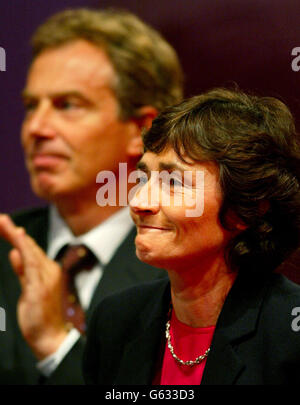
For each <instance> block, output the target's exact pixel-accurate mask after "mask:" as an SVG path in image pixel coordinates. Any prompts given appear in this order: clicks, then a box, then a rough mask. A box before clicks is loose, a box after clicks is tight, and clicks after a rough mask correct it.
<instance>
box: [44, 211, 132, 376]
mask: <svg viewBox="0 0 300 405" xmlns="http://www.w3.org/2000/svg"><path fill="white" fill-rule="evenodd" d="M132 228H133V222H132V220H131V218H130V215H129V208H128V207H126V208H122V209H121V210H119V211H118V212H117V213H116V214H114V215H112V216H111V217H109V218H108V219H107V220H106V221H104V222H103V223H101V224H100V225H98V226H96V227H95V228H93V229H91V230H90V231H89V232H87V233H85V234H83V235H80V236H77V237H75V236H74V235H73V234H72V232H71V230H70V229H69V227H68V226H67V225H66V223H65V222H64V221H63V219H62V218H61V216H60V215H59V213H58V211H57V209H56V208H55V207H54V206H51V208H50V221H49V232H48V250H47V255H48V257H50V258H51V259H53V260H54V259H55V257H56V256H57V254H58V252H59V251H60V249H61V248H62V247H63V246H65V245H66V244H71V245H72V244H73V245H75V244H84V245H85V246H86V247H88V248H89V249H90V250H91V251H92V252H93V253H94V255H95V256H96V257H97V259H98V263H97V264H96V265H95V266H94V267H93V268H92V270H89V271H86V272H85V271H83V272H80V273H79V274H77V275H76V277H75V286H76V289H77V292H78V297H79V300H80V303H81V306H82V308H83V309H85V310H86V309H87V308H88V307H89V305H90V302H91V299H92V297H93V293H94V291H95V288H96V287H97V285H98V283H99V281H100V279H101V277H102V274H103V268H104V266H105V265H106V264H108V263H109V261H110V260H111V258H112V257H113V255H114V253H115V252H116V250H117V249H118V247H119V246H120V245H121V243H122V242H123V241H124V239H125V238H126V236H127V235H128V233H129V232H130V231H131V230H132ZM79 337H80V333H79V332H78V330H77V329H75V328H73V329H72V330H71V331H70V332H69V333H68V336H67V337H66V339H65V340H64V341H63V343H62V344H61V345H60V347H59V348H58V350H57V351H56V352H55V353H53V354H52V355H50V356H48V357H46V358H45V359H43V360H41V361H40V362H38V363H37V367H38V369H39V371H40V372H41V373H42V374H43V375H45V376H46V377H49V376H50V374H51V373H52V372H53V371H54V370H55V369H56V367H57V366H58V365H59V363H60V362H61V361H62V359H63V358H64V357H65V355H66V354H67V353H68V352H69V351H70V349H71V348H72V346H73V345H74V344H75V343H76V341H77V340H78V339H79Z"/></svg>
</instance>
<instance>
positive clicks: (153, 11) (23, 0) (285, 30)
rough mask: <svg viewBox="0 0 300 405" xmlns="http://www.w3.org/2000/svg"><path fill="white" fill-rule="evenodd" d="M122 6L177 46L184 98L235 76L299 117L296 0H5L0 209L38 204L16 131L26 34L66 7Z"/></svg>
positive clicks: (299, 6) (0, 19)
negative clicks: (281, 102) (295, 64)
mask: <svg viewBox="0 0 300 405" xmlns="http://www.w3.org/2000/svg"><path fill="white" fill-rule="evenodd" d="M78 6H80V7H82V6H89V7H97V6H100V7H102V8H106V7H121V8H125V9H128V10H130V11H133V12H135V13H136V14H137V15H139V16H140V17H141V18H142V19H144V20H145V21H147V22H148V23H150V24H152V25H153V26H154V27H156V28H157V29H159V30H160V31H161V32H162V33H163V34H164V36H165V37H166V38H167V39H168V40H169V41H171V43H172V44H173V46H174V47H175V49H176V50H177V52H178V54H179V56H180V58H181V61H182V64H183V67H184V71H185V75H186V91H185V94H186V96H190V95H194V94H197V93H199V92H201V91H203V90H205V89H208V88H211V87H214V86H222V85H228V84H231V83H232V82H236V83H237V84H238V85H239V86H240V87H241V88H242V89H244V90H248V89H250V90H253V91H256V92H259V93H261V94H266V95H274V96H280V97H281V98H282V99H283V100H284V101H286V102H287V103H288V105H289V106H290V107H291V108H292V111H293V112H294V113H295V115H296V116H299V117H300V103H299V98H300V96H299V80H300V71H299V72H293V71H292V69H291V62H292V59H293V57H292V56H291V51H292V49H293V48H294V47H297V46H300V24H299V17H300V2H299V0H159V1H158V0H110V1H105V0H102V1H99V0H85V1H84V0H47V1H45V0H6V1H5V0H2V1H1V6H0V46H1V47H3V48H5V50H6V57H7V61H6V62H7V71H6V72H0V89H1V92H0V100H1V102H0V130H1V137H0V156H1V159H0V180H1V198H0V211H2V212H4V211H5V212H12V211H14V210H16V209H20V208H23V207H29V206H32V205H38V204H40V203H41V202H40V201H39V200H38V199H36V198H35V197H34V195H33V194H32V192H31V190H30V186H29V182H28V176H27V173H26V171H25V168H24V162H23V156H22V150H21V147H20V143H19V131H20V125H21V121H22V115H23V109H22V104H21V101H20V96H19V94H20V91H21V89H22V88H23V85H24V79H25V75H26V69H27V66H28V63H29V60H30V47H29V45H28V43H29V38H30V36H31V34H32V32H33V31H34V29H35V27H36V26H37V25H38V24H40V23H41V22H42V21H43V20H44V19H45V18H46V17H47V16H49V15H51V14H53V13H54V12H56V11H59V10H62V9H64V8H67V7H78Z"/></svg>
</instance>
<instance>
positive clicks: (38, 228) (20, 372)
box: [0, 208, 166, 384]
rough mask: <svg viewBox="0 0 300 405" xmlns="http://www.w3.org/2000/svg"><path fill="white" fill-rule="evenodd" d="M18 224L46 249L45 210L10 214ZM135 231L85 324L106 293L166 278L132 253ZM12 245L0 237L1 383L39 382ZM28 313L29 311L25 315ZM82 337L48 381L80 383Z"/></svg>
mask: <svg viewBox="0 0 300 405" xmlns="http://www.w3.org/2000/svg"><path fill="white" fill-rule="evenodd" d="M13 220H14V221H15V223H16V224H17V225H19V226H23V227H24V228H25V229H26V230H27V232H28V233H29V234H30V235H31V236H32V237H33V238H34V239H35V240H36V242H37V243H38V244H39V245H40V246H41V247H42V248H43V249H44V250H46V249H47V230H48V209H47V208H41V209H34V210H31V211H26V212H23V213H20V214H17V215H15V216H13ZM134 238H135V230H133V231H132V232H130V234H129V235H128V237H127V238H126V240H125V241H124V242H123V243H122V245H121V246H120V247H119V249H118V250H117V252H116V253H115V255H114V256H113V258H112V260H111V261H110V263H109V264H108V265H107V266H106V267H105V269H104V273H103V277H102V279H101V280H100V283H99V284H98V287H97V288H96V290H95V293H94V296H93V298H92V302H91V304H90V307H89V309H88V311H87V314H86V315H87V324H88V323H89V321H90V317H91V314H92V312H93V310H94V308H95V306H96V305H97V304H98V303H99V301H100V300H101V299H102V298H103V297H105V296H107V295H108V294H111V293H114V292H116V291H120V290H122V289H123V288H126V287H130V286H132V285H135V284H137V283H140V282H143V281H146V280H153V279H155V278H158V277H166V273H165V272H164V271H163V270H158V269H153V268H152V267H150V266H148V265H146V264H144V263H142V262H140V261H139V260H138V259H137V257H136V255H135V246H134ZM10 249H11V246H10V245H9V244H8V243H6V242H5V241H2V240H0V307H2V308H4V309H5V311H6V332H0V384H38V383H39V382H40V381H41V378H40V374H39V372H38V371H37V369H36V363H37V360H36V358H35V357H34V355H33V354H32V352H31V350H30V349H29V347H28V346H27V343H26V342H25V340H24V339H23V336H22V334H21V332H20V330H19V327H18V323H17V318H16V306H17V301H18V298H19V296H20V292H21V289H20V285H19V281H18V279H17V277H16V276H15V274H14V272H13V269H12V268H11V266H10V264H9V261H8V252H9V250H10ZM28 316H30V314H28ZM84 344H85V339H80V340H79V341H78V342H77V343H76V344H75V345H74V347H73V349H72V350H71V351H70V352H69V353H68V355H67V356H66V357H65V359H64V360H63V361H62V363H61V364H60V365H59V366H58V368H57V369H56V370H55V372H54V373H53V375H51V377H50V378H49V379H47V381H46V383H48V384H83V383H84V382H83V377H82V372H81V363H82V353H83V347H84Z"/></svg>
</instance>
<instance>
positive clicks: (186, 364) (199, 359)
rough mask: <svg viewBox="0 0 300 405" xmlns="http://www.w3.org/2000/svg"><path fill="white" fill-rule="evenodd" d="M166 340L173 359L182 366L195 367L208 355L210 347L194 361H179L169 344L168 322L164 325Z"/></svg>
mask: <svg viewBox="0 0 300 405" xmlns="http://www.w3.org/2000/svg"><path fill="white" fill-rule="evenodd" d="M166 338H167V342H168V348H169V350H170V352H171V354H172V356H173V358H174V359H175V360H176V361H177V362H178V363H179V364H181V365H182V366H190V367H192V366H195V365H196V364H200V363H201V361H202V360H204V359H205V358H206V357H207V356H208V353H209V351H210V347H209V348H208V349H207V350H206V352H205V353H204V354H202V355H201V356H198V357H196V358H195V360H188V361H183V360H181V359H180V358H179V357H178V356H177V355H176V354H175V352H174V347H173V346H172V343H171V335H170V321H168V322H167V324H166Z"/></svg>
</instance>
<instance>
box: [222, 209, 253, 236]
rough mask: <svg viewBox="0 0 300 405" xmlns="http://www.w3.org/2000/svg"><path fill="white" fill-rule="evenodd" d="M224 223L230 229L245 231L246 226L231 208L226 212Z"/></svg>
mask: <svg viewBox="0 0 300 405" xmlns="http://www.w3.org/2000/svg"><path fill="white" fill-rule="evenodd" d="M226 223H227V225H228V226H229V227H230V229H232V230H237V231H245V230H246V229H247V228H248V226H247V225H246V224H245V223H244V222H243V221H242V220H241V218H239V217H238V215H237V214H236V213H235V212H234V211H232V210H231V209H230V210H229V211H228V212H227V215H226Z"/></svg>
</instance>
